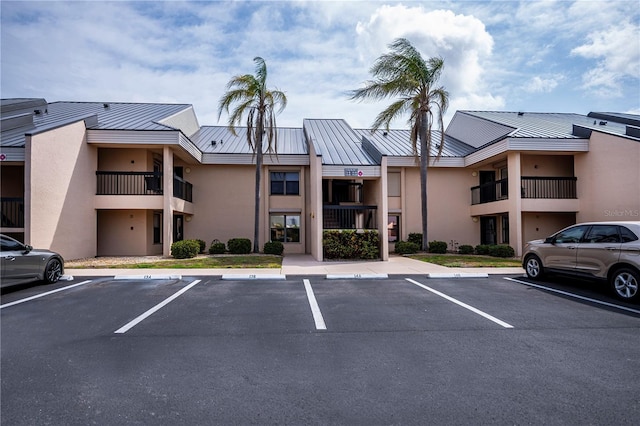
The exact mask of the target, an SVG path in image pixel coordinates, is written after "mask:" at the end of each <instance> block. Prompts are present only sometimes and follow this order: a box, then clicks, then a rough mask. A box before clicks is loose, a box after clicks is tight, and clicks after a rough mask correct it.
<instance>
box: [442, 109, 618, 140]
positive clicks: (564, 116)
mask: <svg viewBox="0 0 640 426" xmlns="http://www.w3.org/2000/svg"><path fill="white" fill-rule="evenodd" d="M458 113H460V114H466V115H470V116H473V117H477V118H481V119H483V120H488V121H489V122H492V123H497V124H499V125H503V126H509V127H512V128H513V129H514V130H513V131H512V132H511V133H510V134H509V137H510V138H540V139H576V138H579V136H575V135H574V134H573V125H574V124H575V125H580V126H585V127H592V128H598V123H599V121H598V120H594V118H592V117H588V116H586V115H581V114H573V113H540V112H505V111H459V112H458ZM618 128H619V130H620V131H622V134H624V128H625V126H624V125H623V124H620V123H615V122H611V124H610V126H609V127H608V129H610V130H616V129H618ZM447 130H449V129H447ZM465 142H466V141H465Z"/></svg>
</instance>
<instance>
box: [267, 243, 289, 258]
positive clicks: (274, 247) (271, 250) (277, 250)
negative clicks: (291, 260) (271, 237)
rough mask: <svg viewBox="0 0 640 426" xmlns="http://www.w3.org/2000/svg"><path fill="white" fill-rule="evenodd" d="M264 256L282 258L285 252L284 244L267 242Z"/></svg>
mask: <svg viewBox="0 0 640 426" xmlns="http://www.w3.org/2000/svg"><path fill="white" fill-rule="evenodd" d="M263 251H264V254H275V255H277V256H282V252H284V244H282V243H281V242H280V241H267V242H266V243H264V249H263Z"/></svg>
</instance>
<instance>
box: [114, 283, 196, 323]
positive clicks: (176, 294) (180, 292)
mask: <svg viewBox="0 0 640 426" xmlns="http://www.w3.org/2000/svg"><path fill="white" fill-rule="evenodd" d="M200 281H201V280H195V281H193V282H192V283H191V284H189V285H187V286H186V287H185V288H183V289H181V290H180V291H178V292H176V293H175V294H174V295H172V296H170V297H168V298H166V299H165V300H163V301H162V302H160V303H158V304H157V305H156V306H154V307H153V308H151V309H149V310H148V311H147V312H145V313H144V314H142V315H140V316H138V317H137V318H135V319H133V320H131V321H129V322H128V323H127V324H125V325H123V326H122V327H120V328H119V329H117V330H116V331H114V333H115V334H124V333H126V332H127V331H129V330H130V329H132V328H133V327H135V326H136V325H137V324H139V323H140V322H142V321H143V320H144V319H145V318H147V317H149V316H151V315H153V314H154V313H155V312H157V311H159V310H160V309H161V308H162V307H163V306H165V305H168V304H169V303H170V302H171V301H173V300H174V299H176V298H178V297H179V296H180V295H181V294H183V293H185V292H187V291H188V290H189V289H190V288H191V287H193V286H194V285H196V284H198V283H199V282H200Z"/></svg>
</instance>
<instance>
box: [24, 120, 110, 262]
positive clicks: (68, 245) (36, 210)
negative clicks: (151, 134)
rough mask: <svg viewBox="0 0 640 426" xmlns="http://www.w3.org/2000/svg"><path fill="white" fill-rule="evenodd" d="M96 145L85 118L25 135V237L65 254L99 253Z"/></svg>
mask: <svg viewBox="0 0 640 426" xmlns="http://www.w3.org/2000/svg"><path fill="white" fill-rule="evenodd" d="M97 161H98V160H97V150H96V148H95V147H93V146H89V145H88V144H87V143H86V140H85V124H84V122H83V121H80V122H77V123H73V124H70V125H68V126H64V127H59V128H57V129H53V130H50V131H48V132H43V133H39V134H36V135H33V136H27V138H26V147H25V240H26V242H27V243H28V244H31V245H33V246H35V247H39V248H49V249H51V250H55V251H58V252H60V253H61V254H62V255H63V256H64V258H65V259H77V258H83V257H91V256H95V255H96V246H97V240H96V238H97V237H96V235H97V232H96V217H95V209H94V197H95V193H96V177H95V171H96V168H97Z"/></svg>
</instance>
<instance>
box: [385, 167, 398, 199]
mask: <svg viewBox="0 0 640 426" xmlns="http://www.w3.org/2000/svg"><path fill="white" fill-rule="evenodd" d="M400 187H401V185H400V172H389V173H388V175H387V196H388V197H399V196H400Z"/></svg>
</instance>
